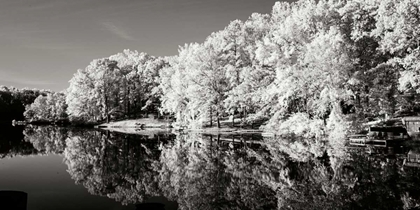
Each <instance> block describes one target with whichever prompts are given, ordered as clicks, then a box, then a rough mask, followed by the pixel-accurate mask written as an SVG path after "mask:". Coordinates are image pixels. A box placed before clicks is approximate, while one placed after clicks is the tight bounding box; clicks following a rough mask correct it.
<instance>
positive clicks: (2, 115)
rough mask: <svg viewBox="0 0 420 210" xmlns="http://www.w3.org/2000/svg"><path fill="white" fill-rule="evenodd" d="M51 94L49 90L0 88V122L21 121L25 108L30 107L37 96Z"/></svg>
mask: <svg viewBox="0 0 420 210" xmlns="http://www.w3.org/2000/svg"><path fill="white" fill-rule="evenodd" d="M49 93H52V92H51V91H49V90H36V89H17V88H13V87H10V88H9V87H5V86H0V122H5V123H10V122H11V121H12V120H23V119H24V115H23V113H24V112H25V107H26V106H29V105H31V104H32V103H33V102H34V101H35V99H36V98H37V97H38V96H44V95H47V94H49Z"/></svg>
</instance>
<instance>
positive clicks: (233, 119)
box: [232, 112, 235, 127]
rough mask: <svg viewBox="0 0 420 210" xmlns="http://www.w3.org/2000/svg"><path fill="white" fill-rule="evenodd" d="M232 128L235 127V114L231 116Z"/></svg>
mask: <svg viewBox="0 0 420 210" xmlns="http://www.w3.org/2000/svg"><path fill="white" fill-rule="evenodd" d="M232 127H235V112H233V114H232Z"/></svg>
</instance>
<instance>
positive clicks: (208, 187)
mask: <svg viewBox="0 0 420 210" xmlns="http://www.w3.org/2000/svg"><path fill="white" fill-rule="evenodd" d="M0 133H1V135H0V190H15V191H23V192H26V193H27V195H28V204H27V207H28V208H27V209H159V208H160V209H321V208H322V209H410V208H413V207H416V206H417V205H419V204H420V190H419V189H420V176H419V175H420V170H419V168H418V167H416V166H415V164H414V166H407V165H404V164H405V163H407V162H410V161H411V162H413V159H409V158H407V157H409V154H411V155H413V154H414V155H416V154H417V151H420V149H418V146H416V145H418V144H405V145H393V146H392V147H341V146H342V145H341V146H340V145H333V144H330V143H328V142H318V141H314V140H311V139H299V140H296V139H273V138H264V137H262V136H255V134H253V135H203V134H198V133H184V134H174V133H167V132H166V133H165V132H143V135H132V134H121V133H113V132H109V131H101V130H95V129H75V128H65V127H61V128H60V127H51V126H47V127H36V126H27V127H22V126H21V127H19V126H18V127H11V126H3V127H2V128H1V129H0ZM419 157H420V156H419ZM419 160H420V159H419ZM415 161H416V159H414V162H415ZM0 207H1V205H0ZM162 207H163V208H162ZM0 209H3V208H0Z"/></svg>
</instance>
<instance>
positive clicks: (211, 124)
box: [210, 107, 213, 127]
mask: <svg viewBox="0 0 420 210" xmlns="http://www.w3.org/2000/svg"><path fill="white" fill-rule="evenodd" d="M210 127H213V111H212V108H211V107H210Z"/></svg>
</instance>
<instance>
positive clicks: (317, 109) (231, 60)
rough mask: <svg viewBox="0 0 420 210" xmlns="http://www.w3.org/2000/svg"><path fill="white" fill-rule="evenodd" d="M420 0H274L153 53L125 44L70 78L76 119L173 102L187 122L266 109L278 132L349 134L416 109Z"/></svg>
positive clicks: (117, 115)
mask: <svg viewBox="0 0 420 210" xmlns="http://www.w3.org/2000/svg"><path fill="white" fill-rule="evenodd" d="M419 23H420V3H419V2H418V1H415V0H399V1H394V0H384V1H379V0H369V1H364V0H363V1H362V0H330V1H327V0H321V1H303V0H302V1H298V2H294V3H287V2H277V3H276V4H275V5H274V6H273V9H272V12H271V13H270V14H258V13H254V14H252V15H251V16H250V17H249V18H248V19H247V20H245V21H240V20H235V21H232V22H231V23H230V24H229V25H228V26H227V27H226V28H224V29H223V30H221V31H218V32H214V33H212V34H211V35H209V36H208V37H207V38H206V39H205V41H204V42H203V43H191V44H185V45H184V46H181V47H180V48H179V53H178V54H177V55H174V56H168V57H155V56H151V55H148V54H146V53H143V52H141V53H139V52H137V51H130V50H124V52H122V53H118V54H116V55H112V56H110V57H107V58H102V59H96V60H94V61H92V62H91V63H90V64H89V65H88V66H87V67H86V68H85V69H81V70H78V71H77V73H76V74H75V75H74V76H73V78H72V79H71V80H70V87H69V88H68V89H67V91H66V93H65V95H66V97H65V102H66V104H67V106H68V107H67V111H66V113H67V114H68V116H69V117H70V119H71V120H74V121H82V122H103V121H109V120H116V119H126V118H137V117H141V116H142V115H144V114H146V113H148V112H159V113H168V114H171V115H173V116H174V117H175V119H176V122H177V123H178V124H180V125H184V126H190V127H196V126H205V125H209V124H210V125H212V124H213V122H214V123H215V124H217V125H218V126H220V120H221V119H222V118H225V117H227V116H231V118H232V120H234V118H235V117H236V118H242V119H243V122H247V121H256V120H263V121H265V124H264V126H263V128H264V129H266V130H268V131H272V132H274V133H279V134H299V135H300V136H305V137H311V138H318V137H320V136H328V137H329V138H331V139H334V138H341V137H342V135H345V133H346V131H348V130H349V129H350V128H351V127H352V125H353V124H352V123H353V122H361V121H366V120H371V119H374V118H378V117H381V118H389V117H393V116H397V115H399V114H401V112H404V111H410V112H413V111H418V110H419V106H418V98H417V94H418V93H419V91H420V89H419V87H420V82H419V81H420V80H419V77H420V66H419V62H418V61H419V59H420V45H419V44H420V36H419V35H420V28H419V25H420V24H419Z"/></svg>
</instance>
